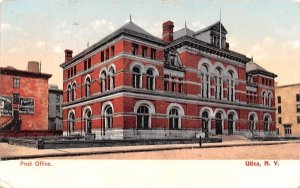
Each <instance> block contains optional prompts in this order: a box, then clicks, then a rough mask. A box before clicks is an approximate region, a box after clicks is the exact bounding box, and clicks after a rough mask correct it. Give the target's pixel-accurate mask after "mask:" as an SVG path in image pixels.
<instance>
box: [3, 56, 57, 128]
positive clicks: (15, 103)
mask: <svg viewBox="0 0 300 188" xmlns="http://www.w3.org/2000/svg"><path fill="white" fill-rule="evenodd" d="M51 76H52V75H51V74H45V73H41V72H40V64H39V63H38V62H34V61H31V62H28V68H27V70H19V69H16V68H14V67H0V131H1V130H22V131H25V130H48V80H49V78H51Z"/></svg>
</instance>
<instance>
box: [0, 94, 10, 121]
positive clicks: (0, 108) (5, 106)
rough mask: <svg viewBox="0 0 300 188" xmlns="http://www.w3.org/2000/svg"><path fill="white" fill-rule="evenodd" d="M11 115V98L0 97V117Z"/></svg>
mask: <svg viewBox="0 0 300 188" xmlns="http://www.w3.org/2000/svg"><path fill="white" fill-rule="evenodd" d="M11 115H12V97H5V96H0V116H11Z"/></svg>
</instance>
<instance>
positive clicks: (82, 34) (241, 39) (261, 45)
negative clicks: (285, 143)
mask: <svg viewBox="0 0 300 188" xmlns="http://www.w3.org/2000/svg"><path fill="white" fill-rule="evenodd" d="M0 2H1V0H0ZM220 8H221V9H222V23H223V24H224V26H225V28H226V29H227V31H228V35H227V41H228V42H229V43H230V48H231V50H234V51H237V52H240V53H243V54H246V55H247V56H248V57H251V56H253V58H254V61H255V62H256V63H258V64H259V65H261V66H262V67H264V68H266V69H268V70H269V71H271V72H274V73H275V74H277V75H278V78H276V80H277V81H278V82H279V85H285V84H292V83H300V74H299V71H300V1H299V0H294V1H293V0H290V1H288V0H287V1H263V0H261V1H254V0H240V1H239V0H231V1H229V0H228V1H221V0H207V1H205V0H203V1H198V0H160V1H159V0H151V1H146V0H122V1H121V0H110V1H108V0H4V1H3V0H2V2H1V6H0V16H1V17H0V23H1V30H0V33H1V35H0V66H2V67H3V66H4V67H5V66H14V67H16V68H19V69H26V65H27V62H28V61H31V60H36V61H41V62H42V71H43V72H46V73H51V74H53V77H52V78H51V79H50V83H51V84H57V85H59V87H60V88H62V69H61V68H60V67H59V65H60V64H61V63H63V61H64V49H66V48H68V49H72V50H73V51H74V54H77V53H78V52H80V51H82V50H83V49H85V48H86V47H87V43H89V44H90V45H91V44H93V43H95V42H97V41H99V40H100V39H101V38H103V37H104V36H106V35H108V34H109V33H111V32H112V31H114V30H115V29H117V28H119V27H120V26H122V25H123V24H125V23H126V22H128V21H129V15H130V14H131V15H132V19H133V21H134V22H135V23H137V24H138V25H140V26H141V27H143V28H144V29H145V30H147V31H149V32H150V33H152V34H153V35H155V36H158V37H161V32H162V26H161V25H162V23H163V22H165V21H167V20H172V21H173V22H174V24H175V28H174V29H175V30H178V29H181V28H182V27H184V23H185V21H186V23H187V26H188V27H189V28H191V29H192V30H199V29H201V28H203V27H205V26H208V25H210V24H212V23H214V22H216V21H218V19H219V10H220Z"/></svg>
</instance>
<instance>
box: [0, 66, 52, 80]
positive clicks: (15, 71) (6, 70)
mask: <svg viewBox="0 0 300 188" xmlns="http://www.w3.org/2000/svg"><path fill="white" fill-rule="evenodd" d="M1 74H5V75H12V76H20V77H33V78H46V79H49V78H51V77H52V74H47V73H40V72H31V71H26V70H19V69H16V68H12V67H10V66H9V67H0V75H1Z"/></svg>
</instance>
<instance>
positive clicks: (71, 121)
mask: <svg viewBox="0 0 300 188" xmlns="http://www.w3.org/2000/svg"><path fill="white" fill-rule="evenodd" d="M68 130H69V133H71V132H74V130H75V114H74V112H71V113H70V115H69V127H68Z"/></svg>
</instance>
